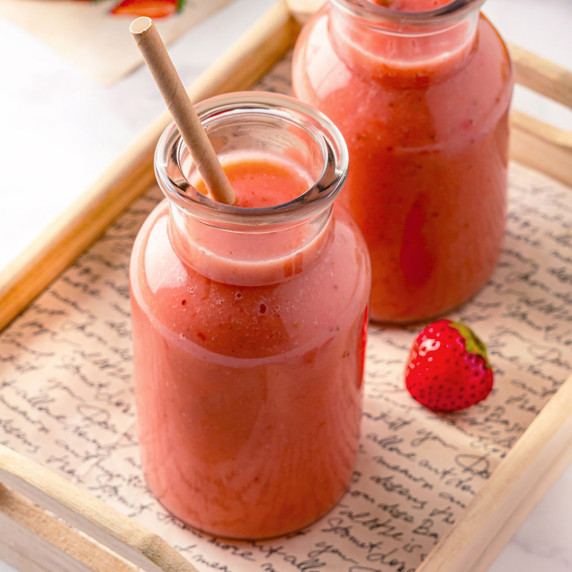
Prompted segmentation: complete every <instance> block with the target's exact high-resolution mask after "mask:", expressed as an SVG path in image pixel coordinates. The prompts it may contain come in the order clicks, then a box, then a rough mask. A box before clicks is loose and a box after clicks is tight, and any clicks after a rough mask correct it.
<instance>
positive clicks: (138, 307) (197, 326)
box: [130, 133, 370, 538]
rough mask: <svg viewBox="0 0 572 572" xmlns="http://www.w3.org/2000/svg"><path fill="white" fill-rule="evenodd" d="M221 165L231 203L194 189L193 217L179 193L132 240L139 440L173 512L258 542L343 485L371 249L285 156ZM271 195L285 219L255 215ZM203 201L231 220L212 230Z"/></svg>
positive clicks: (244, 155) (314, 514) (321, 506)
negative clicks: (197, 198)
mask: <svg viewBox="0 0 572 572" xmlns="http://www.w3.org/2000/svg"><path fill="white" fill-rule="evenodd" d="M266 137H268V138H269V137H271V133H269V134H267V135H266ZM161 145H163V146H164V148H165V149H170V148H172V147H174V145H170V144H167V143H164V142H163V143H161V142H160V143H159V146H161ZM165 156H169V153H168V152H165ZM223 166H224V167H225V171H226V173H227V175H228V177H229V180H230V182H231V184H232V186H233V188H234V189H235V192H236V195H237V205H236V206H234V207H226V206H222V205H219V204H218V203H214V202H213V201H210V204H209V200H208V199H204V200H202V203H201V204H200V206H201V208H202V207H206V209H203V210H204V213H203V212H202V211H201V212H200V214H197V212H198V211H197V210H196V208H195V205H194V204H193V199H189V200H187V202H188V205H187V207H186V210H185V212H183V213H181V212H179V211H180V210H181V209H180V207H179V206H173V201H172V200H171V197H169V195H167V196H168V197H169V200H168V201H164V202H163V203H161V204H160V205H159V206H158V207H157V208H156V209H155V211H154V212H153V213H152V214H151V215H150V217H149V218H148V219H147V221H146V222H145V223H144V225H143V227H142V228H141V230H140V232H139V235H138V237H137V240H136V242H135V245H134V248H133V254H132V263H131V271H130V280H131V294H132V315H133V316H132V317H133V343H134V356H135V381H136V396H137V407H138V419H139V431H140V442H141V449H142V457H143V466H144V470H145V475H146V478H147V481H148V484H149V486H150V488H151V489H152V491H153V492H154V494H155V495H156V496H157V498H158V499H159V501H160V502H161V503H162V504H163V505H164V506H165V507H166V508H167V509H168V510H169V511H171V512H172V513H173V514H174V515H176V516H177V517H179V518H180V519H181V520H183V521H184V522H186V523H188V524H190V525H192V526H195V527H198V528H200V529H202V530H205V531H207V532H210V533H213V534H216V535H220V536H227V537H235V538H263V537H270V536H275V535H280V534H284V533H286V532H289V531H292V530H295V529H298V528H300V527H303V526H305V525H307V524H309V523H310V522H312V521H313V520H315V519H317V518H318V517H319V516H321V515H322V514H323V513H325V512H326V511H328V510H329V509H330V508H331V507H332V505H333V504H334V503H335V502H336V501H337V500H338V499H339V498H340V497H341V495H342V494H343V493H344V491H345V489H346V487H347V486H348V484H349V480H350V478H351V475H352V472H353V465H354V461H355V455H356V451H357V444H358V436H359V423H360V416H361V395H362V391H361V385H362V376H363V360H364V351H365V330H366V327H365V325H366V323H367V303H368V297H369V285H370V271H369V259H368V255H367V248H366V247H365V244H364V243H363V240H362V238H361V235H360V234H359V230H358V229H357V227H356V225H355V223H354V222H353V221H352V219H351V218H350V217H349V215H348V214H347V213H346V211H345V210H344V209H342V208H333V210H332V201H333V198H334V195H333V194H331V196H330V197H329V198H328V197H318V199H317V200H318V202H319V201H321V200H324V199H326V204H325V205H324V206H322V208H317V207H315V206H314V205H313V204H312V202H314V203H315V202H316V201H313V200H312V199H310V198H309V195H308V193H311V192H312V191H309V190H308V189H311V188H313V187H314V184H315V180H314V176H313V175H312V174H309V173H308V172H306V171H305V170H304V169H301V168H300V165H299V164H297V163H296V162H294V161H292V160H291V159H288V158H285V154H281V155H280V156H278V155H274V154H270V153H266V154H264V155H261V154H260V153H259V152H252V153H251V152H241V153H240V154H238V155H237V154H234V155H233V154H229V155H228V156H227V157H226V158H224V159H223ZM160 170H161V168H159V171H160ZM166 171H168V168H167V169H166ZM158 174H159V180H160V181H161V180H162V179H161V173H158ZM189 180H193V179H192V177H189ZM342 182H343V181H342ZM196 187H197V188H199V190H202V189H201V188H200V187H201V185H200V184H197V185H196ZM338 190H339V189H336V190H335V194H337V191H338ZM298 197H299V198H298ZM297 198H298V199H297ZM304 198H306V199H307V200H306V201H304ZM293 199H297V200H298V203H297V202H296V200H294V201H293ZM269 204H270V205H277V206H276V207H275V208H276V209H278V211H277V212H280V213H282V214H280V216H279V217H275V214H276V213H275V212H274V214H272V215H269V214H264V213H263V214H261V215H260V211H265V210H266V211H268V210H269V209H272V208H273V207H272V206H270V207H269V206H268V205H269ZM310 207H312V210H308V208H310ZM209 209H210V210H212V211H214V212H215V214H216V215H217V216H218V215H219V214H220V212H219V211H226V212H227V213H229V216H227V217H219V219H217V220H218V222H217V223H216V224H213V223H212V220H209V218H208V217H209ZM300 211H301V212H303V213H305V214H303V216H302V215H300V214H299V212H300ZM284 213H287V214H284ZM230 215H232V216H230ZM256 217H258V218H256ZM271 217H274V218H273V219H272V221H271V222H268V221H269V220H270V218H271ZM243 219H244V220H243ZM276 221H278V222H276Z"/></svg>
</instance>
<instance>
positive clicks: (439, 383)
mask: <svg viewBox="0 0 572 572" xmlns="http://www.w3.org/2000/svg"><path fill="white" fill-rule="evenodd" d="M405 386H406V388H407V390H408V391H409V393H410V394H411V396H412V397H413V398H414V399H416V400H417V401H418V402H419V403H421V405H424V406H425V407H427V408H429V409H431V410H432V411H457V410H459V409H464V408H466V407H470V406H471V405H475V404H476V403H479V401H482V400H483V399H484V398H485V397H487V395H488V394H489V393H490V392H491V390H492V388H493V372H492V369H491V366H490V364H489V361H488V358H487V350H486V348H485V345H484V344H483V342H482V341H481V340H480V339H479V338H478V337H477V336H476V335H475V334H474V332H473V331H472V330H471V329H470V328H469V327H467V326H466V325H464V324H457V323H456V322H452V321H451V320H447V319H442V320H437V321H436V322H433V323H432V324H429V325H428V326H427V327H426V328H424V329H423V331H422V332H421V333H420V334H419V335H418V336H417V338H416V339H415V342H414V343H413V346H412V348H411V352H410V354H409V359H408V361H407V366H406V368H405Z"/></svg>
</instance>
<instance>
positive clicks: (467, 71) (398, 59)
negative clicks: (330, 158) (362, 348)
mask: <svg viewBox="0 0 572 572" xmlns="http://www.w3.org/2000/svg"><path fill="white" fill-rule="evenodd" d="M482 3H483V0H453V1H448V0H378V2H377V3H376V2H375V1H374V0H330V2H329V3H328V4H326V5H325V6H324V7H323V8H322V9H320V10H319V12H318V13H317V14H315V16H314V17H313V18H312V19H311V20H310V21H309V22H308V23H307V24H306V26H305V27H304V29H303V30H302V32H301V34H300V37H299V38H298V41H297V45H296V48H295V52H294V61H293V66H292V83H293V92H294V94H295V95H296V96H297V97H298V98H299V99H301V100H302V101H305V102H307V103H310V104H312V105H314V106H316V107H317V108H319V109H320V110H321V111H323V112H324V113H325V114H326V115H328V116H329V117H330V118H331V119H332V120H333V121H334V123H336V125H337V126H338V127H339V128H340V130H341V131H342V134H343V136H344V138H345V140H346V143H347V145H348V148H349V155H350V166H349V176H348V181H347V184H346V186H345V189H344V193H343V194H342V195H341V196H340V200H341V202H342V203H344V204H345V205H346V206H347V207H348V209H349V210H350V212H351V214H352V216H353V217H354V219H355V220H356V222H357V223H358V225H359V227H360V229H361V230H362V233H363V235H364V238H365V240H366V243H367V244H368V248H369V252H370V255H371V262H372V276H373V285H372V296H371V304H370V316H371V317H372V318H373V319H374V320H378V321H382V322H390V323H407V322H415V321H421V320H427V319H429V318H431V317H434V316H436V315H439V314H442V313H444V312H447V311H449V310H451V309H453V308H455V307H456V306H458V305H460V304H461V303H462V302H464V301H465V300H467V299H468V298H470V297H471V296H472V295H473V294H475V293H476V292H477V291H478V290H479V289H480V288H481V287H482V286H483V285H484V284H485V283H486V281H487V280H488V278H489V277H490V275H491V273H492V272H493V270H494V269H495V267H496V264H497V262H498V258H499V255H500V250H501V247H502V241H503V234H504V225H505V217H506V202H507V196H506V191H507V163H508V139H509V107H510V101H511V95H512V86H513V71H512V65H511V61H510V59H509V55H508V52H507V49H506V46H505V45H504V43H503V41H502V39H501V38H500V36H499V35H498V33H497V32H496V30H495V29H494V28H493V26H492V25H491V24H490V22H489V21H488V20H487V19H486V18H485V17H484V16H483V15H482V14H480V13H479V8H480V6H481V5H482Z"/></svg>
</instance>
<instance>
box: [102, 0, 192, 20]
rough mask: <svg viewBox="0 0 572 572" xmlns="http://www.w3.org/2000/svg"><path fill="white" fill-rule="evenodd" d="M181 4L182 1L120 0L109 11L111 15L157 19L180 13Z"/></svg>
mask: <svg viewBox="0 0 572 572" xmlns="http://www.w3.org/2000/svg"><path fill="white" fill-rule="evenodd" d="M183 4H184V0H122V1H121V2H119V4H117V5H116V6H115V7H114V8H112V9H111V14H114V15H115V16H117V15H119V16H124V15H129V16H147V17H148V18H152V19H159V18H166V17H167V16H171V15H173V14H175V13H176V12H180V11H181V9H182V7H183Z"/></svg>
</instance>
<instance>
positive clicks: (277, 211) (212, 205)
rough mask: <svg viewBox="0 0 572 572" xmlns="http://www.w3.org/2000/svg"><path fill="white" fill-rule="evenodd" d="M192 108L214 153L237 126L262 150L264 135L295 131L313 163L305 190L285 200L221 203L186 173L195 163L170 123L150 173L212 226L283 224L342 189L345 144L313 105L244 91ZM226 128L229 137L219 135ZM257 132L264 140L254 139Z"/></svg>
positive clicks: (321, 207) (187, 209)
mask: <svg viewBox="0 0 572 572" xmlns="http://www.w3.org/2000/svg"><path fill="white" fill-rule="evenodd" d="M195 109H196V111H197V114H198V116H199V118H200V120H201V123H202V124H203V126H204V128H205V129H206V131H207V134H209V136H210V138H211V142H212V143H213V147H214V148H215V151H216V152H217V154H218V153H219V152H220V150H221V146H222V147H224V144H225V143H224V141H225V140H227V139H228V138H232V137H233V136H234V135H233V133H236V131H237V130H239V131H240V130H241V131H242V132H245V133H246V132H248V130H249V128H251V132H252V133H253V134H254V136H253V137H251V139H253V140H254V141H255V142H257V144H258V146H259V147H260V151H261V153H262V154H264V153H265V150H266V149H265V148H264V145H265V143H267V142H268V139H267V138H271V137H275V138H278V139H277V141H280V143H279V144H281V145H287V144H288V137H289V136H290V134H292V133H293V132H296V133H298V134H302V135H303V137H304V141H305V144H306V145H307V146H308V149H309V150H310V151H309V152H311V153H312V155H313V156H314V157H315V160H314V162H315V163H316V165H317V167H316V168H315V169H314V170H315V172H314V173H313V174H312V177H311V178H312V182H311V184H309V187H308V189H307V190H306V191H305V192H303V193H302V194H300V195H299V196H298V197H296V198H295V199H293V200H291V201H289V202H286V203H282V204H278V205H274V206H265V207H259V208H247V207H237V206H233V205H227V204H224V203H220V202H217V201H215V200H214V199H211V198H210V197H208V196H206V195H203V194H201V193H200V192H198V191H197V190H196V189H195V187H194V186H193V185H192V183H191V181H190V177H189V174H190V173H191V171H192V168H193V166H194V162H193V161H192V158H191V156H190V154H189V152H188V150H187V148H186V145H185V143H184V141H183V139H182V137H181V135H180V133H179V130H178V129H177V127H176V125H174V124H171V125H169V127H167V128H166V129H165V131H164V132H163V134H162V135H161V137H160V139H159V142H158V144H157V147H156V150H155V174H156V177H157V180H158V182H159V185H160V187H161V190H162V191H163V193H164V194H165V195H166V196H167V198H168V199H170V201H172V202H173V203H174V204H175V205H176V206H177V207H179V208H180V209H183V210H184V211H185V212H186V213H187V214H189V215H191V216H195V217H197V218H200V219H202V220H203V222H207V223H208V222H209V221H210V222H212V223H213V224H220V223H221V222H223V223H224V222H226V223H232V224H238V225H262V224H273V223H276V222H281V223H283V222H288V221H295V220H300V219H305V218H307V217H310V216H312V215H314V214H317V213H319V212H321V211H323V210H324V209H326V208H328V207H329V206H331V204H332V203H333V201H334V199H335V198H336V196H337V195H338V193H339V192H340V190H341V189H342V187H343V185H344V183H345V179H346V176H347V170H348V151H347V147H346V144H345V141H344V139H343V136H342V134H341V133H340V131H339V130H338V128H337V127H336V126H335V125H334V123H333V122H332V121H331V120H330V119H328V118H327V117H326V116H325V115H324V114H323V113H321V112H320V111H318V110H316V109H315V108H313V107H311V106H309V105H307V104H304V103H302V102H300V101H298V100H296V99H294V98H292V97H289V96H285V95H282V94H275V93H267V92H261V91H245V92H235V93H230V94H224V95H219V96H216V97H212V98H210V99H207V100H205V101H203V102H201V103H199V104H197V105H196V106H195ZM226 132H228V136H224V133H226ZM221 133H222V134H223V136H220V134H221ZM213 134H214V135H215V137H213ZM217 134H218V135H217ZM257 134H258V135H263V136H264V139H261V138H260V137H258V138H257V137H256V135H257ZM280 138H281V139H280ZM221 142H222V143H221Z"/></svg>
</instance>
